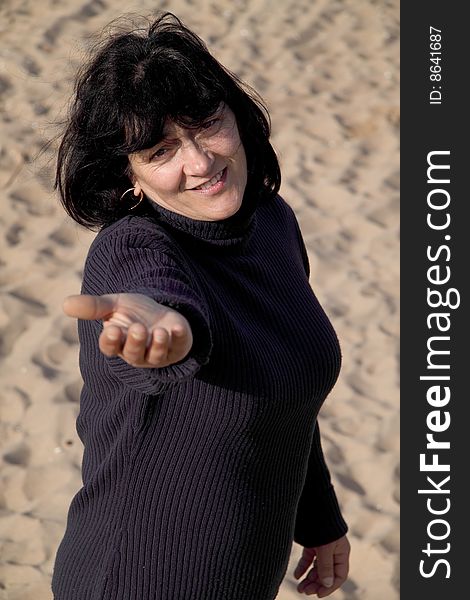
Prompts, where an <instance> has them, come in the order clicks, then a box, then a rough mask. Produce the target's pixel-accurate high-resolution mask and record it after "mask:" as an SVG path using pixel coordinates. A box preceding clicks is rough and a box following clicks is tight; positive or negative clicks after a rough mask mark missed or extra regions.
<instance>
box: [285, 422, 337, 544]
mask: <svg viewBox="0 0 470 600" xmlns="http://www.w3.org/2000/svg"><path fill="white" fill-rule="evenodd" d="M347 531H348V526H347V524H346V522H345V520H344V519H343V516H342V514H341V510H340V507H339V504H338V500H337V498H336V494H335V490H334V487H333V485H332V483H331V477H330V472H329V470H328V467H327V466H326V463H325V459H324V456H323V451H322V447H321V439H320V428H319V425H318V421H317V422H316V426H315V430H314V434H313V441H312V447H311V449H310V456H309V460H308V467H307V475H306V478H305V484H304V487H303V490H302V493H301V496H300V500H299V503H298V505H297V515H296V521H295V531H294V540H295V541H296V542H297V543H298V544H300V545H302V546H305V547H307V548H311V547H313V546H321V545H323V544H328V543H330V542H333V541H335V540H337V539H339V538H340V537H342V536H343V535H345V533H346V532H347Z"/></svg>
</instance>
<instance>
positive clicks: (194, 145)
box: [181, 140, 214, 177]
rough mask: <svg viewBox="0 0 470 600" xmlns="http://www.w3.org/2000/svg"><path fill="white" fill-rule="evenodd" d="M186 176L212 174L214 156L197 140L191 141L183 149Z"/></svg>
mask: <svg viewBox="0 0 470 600" xmlns="http://www.w3.org/2000/svg"><path fill="white" fill-rule="evenodd" d="M181 156H182V160H183V171H184V173H185V175H189V176H191V175H194V176H199V177H200V176H204V175H207V174H208V173H210V172H211V170H212V166H213V164H214V155H213V154H212V152H210V151H209V150H208V149H207V148H204V147H203V146H202V145H201V144H200V143H199V142H198V141H197V140H190V141H188V142H187V143H186V144H184V146H183V148H182V149H181Z"/></svg>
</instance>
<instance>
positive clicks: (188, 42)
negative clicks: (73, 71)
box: [55, 12, 281, 230]
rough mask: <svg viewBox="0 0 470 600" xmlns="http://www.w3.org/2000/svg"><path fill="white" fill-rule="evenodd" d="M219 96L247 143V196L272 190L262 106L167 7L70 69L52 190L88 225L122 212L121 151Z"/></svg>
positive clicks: (200, 116)
mask: <svg viewBox="0 0 470 600" xmlns="http://www.w3.org/2000/svg"><path fill="white" fill-rule="evenodd" d="M221 102H224V103H225V104H227V105H228V106H229V107H230V108H231V110H232V111H233V113H234V114H235V118H236V121H237V125H238V130H239V134H240V139H241V141H242V144H243V147H244V150H245V154H246V158H247V167H248V180H247V186H246V189H245V194H252V195H253V194H254V195H256V196H257V197H264V198H271V197H274V196H275V195H276V194H277V192H278V191H279V187H280V183H281V174H280V169H279V163H278V160H277V157H276V154H275V152H274V149H273V148H272V146H271V144H270V142H269V137H270V133H271V122H270V117H269V113H268V110H267V108H266V106H265V105H264V103H263V101H262V99H261V98H260V96H259V95H258V94H257V93H256V92H255V91H254V90H253V89H252V88H251V87H250V86H248V85H247V84H245V83H244V82H242V81H241V80H240V79H239V78H238V77H237V76H236V75H235V74H234V73H232V72H231V71H229V70H228V69H226V68H225V67H224V66H223V65H221V64H220V63H219V62H218V61H217V60H216V59H215V58H214V57H213V56H212V55H211V54H210V52H209V50H208V49H207V46H206V45H205V43H204V42H203V41H202V40H201V39H200V38H199V37H198V36H197V35H196V34H194V33H193V32H192V31H191V30H189V29H188V28H187V27H186V26H185V25H183V23H182V22H181V21H180V19H178V18H177V17H176V16H175V15H174V14H172V13H169V12H165V13H163V14H161V15H160V16H158V17H157V18H156V20H154V21H153V22H151V23H150V24H149V26H148V28H146V29H145V30H142V29H140V30H134V31H127V32H124V33H123V32H121V33H118V34H114V35H112V36H111V37H110V38H108V39H106V40H105V41H104V42H101V43H100V44H99V45H98V47H97V48H95V50H94V52H93V54H92V58H91V59H90V61H89V62H87V63H86V64H84V65H83V67H82V68H81V69H80V71H79V72H78V74H77V77H76V81H75V88H74V96H73V98H72V103H71V106H70V112H69V117H68V121H67V124H66V127H65V132H64V134H63V136H62V140H61V143H60V146H59V151H58V157H57V169H56V180H55V188H56V189H58V190H59V194H60V200H61V202H62V204H63V206H64V208H65V210H66V212H67V214H68V215H69V216H70V217H72V219H74V220H75V221H76V222H77V223H79V224H80V225H83V226H84V227H86V228H87V229H91V230H94V229H97V228H99V227H102V226H105V225H107V224H109V223H110V222H113V221H115V220H117V219H119V218H121V217H122V216H124V215H126V214H128V213H129V210H130V206H131V204H132V205H133V204H135V196H134V195H133V194H132V193H131V192H129V194H127V195H126V196H125V197H124V198H123V199H122V200H120V198H121V195H122V194H123V192H125V190H126V189H128V188H129V187H130V186H131V185H132V183H131V180H130V172H131V171H130V165H129V161H128V155H129V154H131V153H133V152H138V151H139V150H143V149H146V148H150V147H152V146H154V145H155V144H156V143H158V142H159V141H161V139H162V137H163V129H164V125H165V122H166V121H167V119H170V120H173V121H174V122H176V123H177V124H179V125H183V126H196V127H197V126H199V125H200V124H202V123H203V122H204V121H206V120H207V119H208V117H210V116H211V115H213V114H214V112H215V111H216V109H217V108H218V106H219V105H220V104H221ZM247 197H248V196H247ZM126 199H127V201H126ZM144 204H145V203H141V204H140V205H139V207H138V208H137V209H136V210H134V211H132V214H135V213H138V211H139V210H140V207H141V206H143V205H144Z"/></svg>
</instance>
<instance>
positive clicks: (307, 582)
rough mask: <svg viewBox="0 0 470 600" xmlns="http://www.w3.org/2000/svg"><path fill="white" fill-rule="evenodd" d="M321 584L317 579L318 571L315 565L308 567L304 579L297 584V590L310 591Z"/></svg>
mask: <svg viewBox="0 0 470 600" xmlns="http://www.w3.org/2000/svg"><path fill="white" fill-rule="evenodd" d="M320 586H321V583H320V581H319V579H318V572H317V569H316V567H313V568H312V569H310V571H309V572H308V573H307V576H306V577H305V579H303V580H302V581H301V582H300V583H299V585H298V586H297V591H298V592H300V593H302V592H305V593H307V592H311V591H312V589H315V591H316V590H317V589H318V588H319V587H320Z"/></svg>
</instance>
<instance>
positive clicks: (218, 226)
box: [146, 195, 259, 247]
mask: <svg viewBox="0 0 470 600" xmlns="http://www.w3.org/2000/svg"><path fill="white" fill-rule="evenodd" d="M146 204H147V206H149V205H151V209H152V210H151V211H150V212H151V213H153V217H154V218H156V219H157V221H159V222H161V223H163V224H165V225H166V226H167V227H169V228H170V229H172V230H174V231H175V232H179V233H182V234H184V235H188V236H190V237H192V238H196V239H198V240H200V241H201V242H205V243H207V244H211V245H214V246H219V247H235V246H237V247H238V246H240V245H244V244H246V242H247V241H248V239H249V238H250V237H251V235H252V234H253V232H254V230H255V229H256V222H257V215H256V208H257V206H258V205H259V200H257V199H252V198H247V197H246V195H245V197H244V199H243V202H242V205H241V207H240V208H239V210H238V211H237V212H236V213H235V214H234V215H232V216H230V217H228V218H227V219H222V220H220V221H200V220H197V219H191V218H190V217H187V216H185V215H181V214H179V213H176V212H174V211H171V210H168V209H167V208H163V206H160V205H159V204H157V203H155V202H153V201H151V200H148V199H147V202H146Z"/></svg>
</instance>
